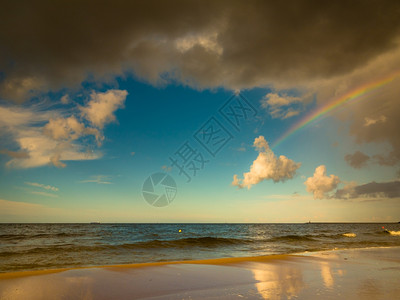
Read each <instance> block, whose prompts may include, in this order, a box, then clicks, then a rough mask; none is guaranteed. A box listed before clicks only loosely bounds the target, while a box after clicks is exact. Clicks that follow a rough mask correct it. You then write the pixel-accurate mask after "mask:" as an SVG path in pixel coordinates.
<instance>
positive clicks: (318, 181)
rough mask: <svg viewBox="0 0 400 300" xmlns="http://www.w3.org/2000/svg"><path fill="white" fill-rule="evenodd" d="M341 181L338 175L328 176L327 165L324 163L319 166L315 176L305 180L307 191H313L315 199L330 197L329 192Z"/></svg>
mask: <svg viewBox="0 0 400 300" xmlns="http://www.w3.org/2000/svg"><path fill="white" fill-rule="evenodd" d="M339 183H340V179H339V177H337V176H336V175H333V174H331V175H329V176H326V167H325V166H324V165H321V166H319V167H317V168H316V169H315V172H314V176H313V177H309V178H307V180H306V181H305V182H304V184H305V185H306V187H307V192H309V193H313V194H314V198H315V199H323V198H326V197H328V196H329V195H328V194H329V192H331V191H333V190H334V189H336V187H337V185H338V184H339Z"/></svg>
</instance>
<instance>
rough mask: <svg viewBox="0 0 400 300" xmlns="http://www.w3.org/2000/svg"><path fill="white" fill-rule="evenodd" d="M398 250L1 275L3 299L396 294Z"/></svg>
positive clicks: (388, 296)
mask: <svg viewBox="0 0 400 300" xmlns="http://www.w3.org/2000/svg"><path fill="white" fill-rule="evenodd" d="M398 248H399V247H384V248H383V247H379V248H377V247H370V248H358V249H342V250H330V251H320V252H308V253H304V254H303V255H268V256H256V257H234V258H220V259H210V260H194V261H175V262H155V263H140V264H130V265H108V266H93V267H80V268H66V269H53V270H50V269H49V270H37V271H22V272H12V273H3V274H0V298H1V299H3V298H5V299H27V298H29V299H60V298H63V297H64V298H65V297H66V298H74V299H75V298H77V299H81V298H85V299H110V298H115V299H235V298H236V299H242V298H245V299H246V298H250V299H281V298H284V299H286V298H295V297H296V299H316V298H317V299H325V298H339V299H360V298H362V299H375V298H378V299H395V298H396V295H399V294H400V286H398V284H397V283H398V282H399V281H400V272H399V271H400V251H399V249H398Z"/></svg>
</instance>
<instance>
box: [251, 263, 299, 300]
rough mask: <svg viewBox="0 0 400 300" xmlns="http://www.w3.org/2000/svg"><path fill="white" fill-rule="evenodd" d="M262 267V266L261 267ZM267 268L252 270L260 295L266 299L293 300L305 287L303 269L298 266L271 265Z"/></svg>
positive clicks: (258, 266)
mask: <svg viewBox="0 0 400 300" xmlns="http://www.w3.org/2000/svg"><path fill="white" fill-rule="evenodd" d="M261 267H262V265H261ZM264 267H265V268H260V265H259V264H258V265H257V268H254V269H252V272H253V274H254V279H255V280H256V281H257V283H256V284H255V286H256V288H257V290H258V292H259V294H260V295H261V296H262V297H263V298H264V299H282V298H284V299H292V298H293V297H295V296H296V295H298V294H299V293H300V291H301V289H302V288H303V287H304V281H303V276H302V272H301V269H300V268H299V267H298V266H292V265H281V264H277V265H274V264H269V265H265V266H264Z"/></svg>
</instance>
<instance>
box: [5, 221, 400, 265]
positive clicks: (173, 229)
mask: <svg viewBox="0 0 400 300" xmlns="http://www.w3.org/2000/svg"><path fill="white" fill-rule="evenodd" d="M382 227H384V228H382ZM384 229H387V230H388V231H385V230H384ZM396 246H400V224H397V223H396V224H394V223H391V224H384V223H382V224H376V223H374V224H365V223H346V224H340V223H310V224H308V223H307V224H0V272H10V271H22V270H38V269H53V268H64V267H77V266H96V265H112V264H132V263H143V262H159V261H176V260H194V259H208V258H220V257H238V256H260V255H270V254H290V253H301V252H306V251H322V250H332V249H350V248H368V247H396Z"/></svg>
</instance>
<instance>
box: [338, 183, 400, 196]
mask: <svg viewBox="0 0 400 300" xmlns="http://www.w3.org/2000/svg"><path fill="white" fill-rule="evenodd" d="M360 197H366V198H397V197H400V181H391V182H381V183H378V182H374V181H373V182H370V183H367V184H363V185H358V186H355V187H352V188H351V189H341V190H337V191H336V195H335V198H342V199H343V198H345V199H349V198H360Z"/></svg>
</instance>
